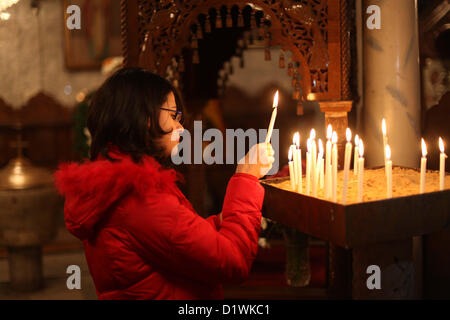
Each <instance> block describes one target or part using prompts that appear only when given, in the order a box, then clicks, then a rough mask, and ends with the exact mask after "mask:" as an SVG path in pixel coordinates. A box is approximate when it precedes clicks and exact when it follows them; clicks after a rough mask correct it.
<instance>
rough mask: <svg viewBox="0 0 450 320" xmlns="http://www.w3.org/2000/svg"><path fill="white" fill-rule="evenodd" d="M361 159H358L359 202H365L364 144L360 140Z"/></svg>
mask: <svg viewBox="0 0 450 320" xmlns="http://www.w3.org/2000/svg"><path fill="white" fill-rule="evenodd" d="M358 149H359V159H358V201H359V202H362V201H363V181H364V144H363V141H362V140H361V139H359V147H358Z"/></svg>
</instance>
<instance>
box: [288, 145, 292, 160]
mask: <svg viewBox="0 0 450 320" xmlns="http://www.w3.org/2000/svg"><path fill="white" fill-rule="evenodd" d="M288 158H289V162H290V161H292V148H289V154H288Z"/></svg>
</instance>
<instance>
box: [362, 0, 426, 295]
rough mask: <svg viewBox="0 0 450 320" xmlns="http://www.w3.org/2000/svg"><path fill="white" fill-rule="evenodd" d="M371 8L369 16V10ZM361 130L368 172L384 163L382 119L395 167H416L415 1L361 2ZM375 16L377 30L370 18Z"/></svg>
mask: <svg viewBox="0 0 450 320" xmlns="http://www.w3.org/2000/svg"><path fill="white" fill-rule="evenodd" d="M370 6H373V7H372V9H374V10H375V11H373V10H372V11H371V12H370V13H367V9H368V8H369V7H370ZM362 10H363V17H364V19H363V34H364V36H363V51H364V54H363V55H364V63H363V65H364V68H363V73H364V115H363V118H364V120H363V121H364V131H365V134H364V135H363V137H362V138H363V141H364V144H365V148H364V149H365V158H366V161H367V163H366V165H367V166H368V167H373V166H379V165H383V164H384V150H383V137H382V132H381V120H382V119H383V118H385V119H386V124H387V130H388V132H387V134H388V143H389V145H390V147H391V150H392V161H393V163H394V165H400V166H405V167H411V168H418V167H419V161H420V155H421V151H420V150H421V149H420V136H421V133H420V129H421V128H420V123H421V121H420V110H421V108H420V65H419V35H418V16H417V15H418V14H417V0H395V1H377V0H363V6H362ZM377 13H378V14H379V19H380V25H379V27H380V28H379V29H376V28H375V29H369V26H368V23H367V22H368V19H369V17H370V16H373V15H374V14H377ZM412 250H413V258H414V264H415V270H416V277H417V279H416V281H417V287H416V296H418V297H421V294H422V272H423V270H422V251H423V249H422V239H421V237H414V239H413V248H412Z"/></svg>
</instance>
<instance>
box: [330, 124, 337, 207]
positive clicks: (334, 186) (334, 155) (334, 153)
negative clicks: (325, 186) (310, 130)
mask: <svg viewBox="0 0 450 320" xmlns="http://www.w3.org/2000/svg"><path fill="white" fill-rule="evenodd" d="M337 141H338V138H337V133H336V131H333V137H332V139H331V142H332V143H333V147H332V151H331V154H332V156H331V162H332V163H331V166H332V167H333V169H332V175H333V179H332V180H333V182H332V197H333V201H334V202H336V196H337V165H338V164H337V161H338V158H337Z"/></svg>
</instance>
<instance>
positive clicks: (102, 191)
mask: <svg viewBox="0 0 450 320" xmlns="http://www.w3.org/2000/svg"><path fill="white" fill-rule="evenodd" d="M180 116H181V104H180V100H179V98H178V96H177V93H176V90H174V88H173V87H172V86H171V84H170V83H169V82H168V81H167V80H165V79H163V78H161V77H159V76H157V75H155V74H152V73H150V72H148V71H145V70H143V69H139V68H125V69H122V70H119V71H117V72H116V73H115V74H114V75H112V76H111V77H110V78H109V79H108V80H106V82H105V83H104V84H103V85H102V87H101V88H100V89H99V90H98V91H97V92H96V95H95V96H94V97H93V100H92V103H91V106H90V108H89V113H88V120H87V125H88V128H89V131H90V132H91V135H92V145H91V149H90V153H91V155H90V158H91V159H90V161H87V162H85V163H83V164H75V163H72V164H62V165H61V166H60V168H59V170H58V171H57V172H56V174H55V178H56V186H57V188H58V190H59V192H60V193H61V194H63V195H64V196H65V206H64V216H65V222H66V227H67V229H68V230H69V231H70V232H71V233H72V234H74V235H75V236H76V237H78V238H79V239H81V240H82V241H83V245H84V249H85V254H86V260H87V262H88V266H89V270H90V273H91V275H92V277H93V279H94V283H95V287H96V291H97V295H98V298H99V299H222V298H223V294H222V288H221V284H222V283H236V282H240V281H242V280H243V279H245V278H246V277H247V275H248V274H249V271H250V268H251V265H252V262H253V260H254V258H255V255H256V253H257V248H258V246H257V242H258V233H259V230H260V222H261V207H262V202H263V198H264V189H263V187H262V186H261V185H260V183H259V181H258V178H260V177H262V176H263V175H265V174H266V173H267V172H268V171H269V170H270V168H271V165H272V163H273V161H274V158H273V149H272V147H271V146H270V145H266V144H260V145H256V146H254V147H253V148H252V149H251V150H250V152H249V154H247V155H246V158H245V159H246V161H245V162H243V163H240V164H239V165H238V166H237V169H236V174H234V175H233V177H232V178H231V179H230V181H229V183H228V188H227V192H226V196H225V200H224V204H223V208H222V213H221V214H220V215H213V216H210V217H209V218H208V219H204V218H202V217H200V216H199V215H198V214H196V213H195V211H194V210H193V208H192V206H191V205H190V203H189V201H188V200H187V199H186V198H185V197H184V195H183V194H182V193H181V191H180V190H179V189H178V187H177V185H176V182H177V180H178V179H179V175H178V174H177V173H176V172H175V171H174V170H173V169H169V168H168V167H167V163H168V162H169V160H170V156H171V154H172V153H173V152H175V151H176V147H177V144H178V143H179V133H180V132H181V131H182V130H183V127H182V125H181V123H180V121H181V118H180ZM168 159H169V160H168ZM257 159H261V160H260V161H259V162H257V161H256V160H257Z"/></svg>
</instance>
